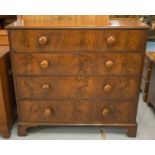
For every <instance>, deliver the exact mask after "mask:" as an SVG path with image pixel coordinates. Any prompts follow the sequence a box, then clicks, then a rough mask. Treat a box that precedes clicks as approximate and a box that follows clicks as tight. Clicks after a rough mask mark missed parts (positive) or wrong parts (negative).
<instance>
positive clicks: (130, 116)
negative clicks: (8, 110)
mask: <svg viewBox="0 0 155 155" xmlns="http://www.w3.org/2000/svg"><path fill="white" fill-rule="evenodd" d="M133 104H134V102H131V101H126V102H124V101H122V102H121V101H119V102H118V101H103V100H39V101H38V100H35V101H34V100H24V101H21V102H20V104H19V112H20V118H21V120H23V121H24V122H29V123H51V124H52V123H58V124H61V123H68V124H70V123H71V124H75V123H84V124H85V123H86V124H91V123H94V124H95V123H96V124H102V123H107V124H108V123H109V124H112V123H115V122H117V123H120V124H121V123H134V118H135V116H136V111H135V110H134V105H133ZM23 109H25V110H24V111H23ZM105 109H108V110H109V113H104V112H105ZM47 110H49V111H50V113H49V112H48V115H46V113H45V112H47Z"/></svg>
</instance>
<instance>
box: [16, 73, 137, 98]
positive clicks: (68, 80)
mask: <svg viewBox="0 0 155 155" xmlns="http://www.w3.org/2000/svg"><path fill="white" fill-rule="evenodd" d="M138 82H139V78H138V77H137V78H136V77H119V76H117V77H110V76H109V77H104V76H86V77H65V76H64V77H63V76H53V77H24V76H18V77H16V83H17V84H16V87H17V94H18V97H19V98H46V99H47V98H108V99H121V98H124V99H126V98H134V97H136V96H137V92H139V91H138Z"/></svg>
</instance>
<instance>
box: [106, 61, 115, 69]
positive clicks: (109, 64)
mask: <svg viewBox="0 0 155 155" xmlns="http://www.w3.org/2000/svg"><path fill="white" fill-rule="evenodd" d="M113 65H114V63H113V62H112V61H111V60H108V61H106V68H108V69H110V68H112V66H113Z"/></svg>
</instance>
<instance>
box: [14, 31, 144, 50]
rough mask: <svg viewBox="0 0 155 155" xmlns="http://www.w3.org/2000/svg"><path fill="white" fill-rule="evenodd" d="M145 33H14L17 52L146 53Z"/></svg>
mask: <svg viewBox="0 0 155 155" xmlns="http://www.w3.org/2000/svg"><path fill="white" fill-rule="evenodd" d="M145 33H146V32H145V31H143V30H128V31H127V30H112V29H111V30H110V29H109V30H108V29H107V30H102V29H100V30H89V29H87V30H86V29H72V30H71V29H70V30H12V31H11V40H12V42H11V44H12V48H13V50H14V51H20V52H23V51H27V52H31V51H37V50H41V51H42V50H54V51H55V50H58V51H62V52H64V51H65V50H70V51H74V50H85V51H87V50H98V51H104V50H110V51H111V50H122V51H124V50H129V49H130V51H131V50H143V49H144V48H145Z"/></svg>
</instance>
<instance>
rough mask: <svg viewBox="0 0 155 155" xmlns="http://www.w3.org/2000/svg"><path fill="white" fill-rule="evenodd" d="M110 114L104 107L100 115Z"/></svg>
mask: <svg viewBox="0 0 155 155" xmlns="http://www.w3.org/2000/svg"><path fill="white" fill-rule="evenodd" d="M109 114H110V111H109V109H108V108H104V109H103V111H102V115H103V116H108V115H109Z"/></svg>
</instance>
